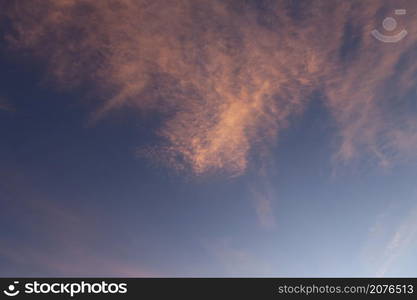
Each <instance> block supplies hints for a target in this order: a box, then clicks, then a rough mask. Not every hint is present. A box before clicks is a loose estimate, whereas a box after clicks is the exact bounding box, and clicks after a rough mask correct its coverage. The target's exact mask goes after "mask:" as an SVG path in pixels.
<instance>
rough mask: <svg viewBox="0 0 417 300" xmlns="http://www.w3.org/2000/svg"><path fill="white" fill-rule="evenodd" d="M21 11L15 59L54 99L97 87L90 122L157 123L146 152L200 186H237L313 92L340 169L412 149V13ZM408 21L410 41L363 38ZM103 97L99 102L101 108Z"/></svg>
mask: <svg viewBox="0 0 417 300" xmlns="http://www.w3.org/2000/svg"><path fill="white" fill-rule="evenodd" d="M295 2H296V1H245V2H242V1H233V0H228V1H209V2H208V1H203V0H196V1H195V0H193V1H169V2H167V1H158V0H156V1H146V0H143V1H133V0H123V1H86V0H66V1H31V2H29V1H18V2H13V3H11V4H9V5H8V7H7V14H6V15H7V17H8V18H10V19H11V20H12V23H13V24H14V30H15V34H13V35H12V34H10V35H9V36H8V40H9V42H10V45H11V46H12V47H15V49H16V48H20V49H29V50H31V51H32V52H33V54H34V55H35V56H36V57H38V58H40V59H42V60H44V61H45V63H46V64H47V66H48V73H49V75H51V77H52V78H54V80H55V82H56V83H57V84H58V85H59V86H60V87H66V88H71V87H74V86H78V85H87V86H93V87H94V90H95V92H96V94H97V96H98V97H99V98H100V99H101V101H100V104H99V108H98V109H97V111H96V112H95V114H94V115H95V118H101V117H103V116H104V115H105V114H107V113H109V112H110V111H112V110H114V109H121V108H131V109H138V110H140V111H145V112H158V113H160V114H161V115H162V116H163V118H162V119H163V120H164V121H163V122H162V124H161V128H160V130H159V131H158V134H159V135H160V136H161V137H163V138H164V140H165V143H164V144H163V145H158V147H157V148H156V150H154V151H149V152H148V153H155V152H156V153H157V155H151V156H153V157H156V158H157V159H160V158H161V157H162V159H163V160H165V161H168V162H169V163H170V164H171V165H173V166H174V167H177V168H187V169H191V170H192V171H193V172H194V173H195V174H203V173H210V172H213V171H219V170H223V171H226V172H228V173H229V174H232V175H239V174H242V173H243V172H244V171H245V170H246V169H247V168H248V166H249V165H250V164H251V160H250V159H249V157H251V155H257V154H259V153H263V152H265V151H267V150H266V149H267V148H268V147H269V145H271V144H272V143H273V142H274V141H275V139H276V138H277V137H278V136H279V133H280V131H281V130H282V129H284V128H285V127H287V126H288V120H289V118H290V117H291V116H293V115H294V114H299V113H302V111H303V109H304V107H305V106H306V104H307V103H308V101H309V99H310V96H311V95H310V93H311V92H312V91H314V90H321V91H322V92H323V93H324V95H325V97H324V98H325V101H326V104H327V107H328V108H329V111H330V112H331V114H332V115H333V116H334V118H335V120H336V121H337V123H338V124H339V130H340V131H339V132H340V135H339V136H340V148H339V151H338V152H337V153H336V156H335V157H336V158H337V159H338V160H341V161H348V160H351V159H354V158H355V157H358V156H360V155H364V154H365V155H366V154H367V155H372V156H373V157H375V158H376V159H377V160H378V161H379V163H380V164H381V165H384V166H387V165H389V164H391V163H392V162H393V161H394V162H395V161H396V160H397V159H398V158H404V155H403V154H404V151H405V150H406V151H405V152H407V153H408V155H409V156H410V157H411V156H413V154H414V153H415V151H413V150H411V149H416V146H417V144H416V143H417V140H416V137H415V133H414V132H415V130H414V129H415V128H416V126H417V125H416V121H415V117H414V115H413V114H410V113H404V112H405V111H407V110H408V108H409V103H410V99H409V95H410V93H412V92H413V91H414V86H415V81H416V78H415V74H416V72H415V71H416V68H417V64H416V63H415V61H416V60H415V54H414V53H415V51H414V50H415V48H416V41H417V26H416V22H417V21H416V20H417V18H416V17H415V12H414V11H415V8H416V6H417V4H415V3H413V2H410V1H385V2H384V3H380V2H376V1H349V2H344V3H340V2H337V3H336V2H335V1H330V0H329V1H311V2H309V3H307V4H305V5H303V8H302V10H300V9H299V7H298V6H297V4H296V3H295ZM398 7H401V8H406V9H407V15H406V16H402V17H401V18H403V19H402V20H403V21H404V23H401V24H403V26H406V27H407V30H408V31H409V34H408V36H407V37H406V38H405V39H404V40H403V41H401V42H399V43H397V44H384V43H381V42H379V41H377V40H376V39H374V38H373V37H372V36H371V35H370V32H371V31H372V30H373V29H375V28H378V29H381V28H380V27H381V25H380V24H381V22H382V19H383V17H384V15H383V13H387V14H389V13H392V12H393V11H394V9H395V8H398ZM104 95H106V96H104Z"/></svg>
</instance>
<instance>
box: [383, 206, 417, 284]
mask: <svg viewBox="0 0 417 300" xmlns="http://www.w3.org/2000/svg"><path fill="white" fill-rule="evenodd" d="M415 242H417V206H416V207H414V209H413V210H412V211H411V212H410V213H409V215H408V216H407V217H406V218H405V219H404V220H403V222H402V223H401V224H400V225H399V226H398V228H397V229H396V230H395V232H394V233H393V234H392V236H391V238H390V239H389V241H388V243H387V244H386V246H385V249H384V252H383V260H382V263H381V265H380V266H379V269H378V271H377V274H376V276H384V275H386V273H387V272H389V271H390V269H391V268H392V266H393V264H395V263H396V262H397V260H398V259H399V258H400V257H401V255H402V254H403V253H404V252H405V251H407V250H409V249H410V247H412V245H413V243H415Z"/></svg>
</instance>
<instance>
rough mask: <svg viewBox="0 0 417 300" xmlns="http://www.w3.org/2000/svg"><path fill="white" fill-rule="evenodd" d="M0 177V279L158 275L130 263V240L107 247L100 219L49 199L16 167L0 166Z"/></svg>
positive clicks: (120, 238)
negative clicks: (2, 228) (1, 230)
mask: <svg viewBox="0 0 417 300" xmlns="http://www.w3.org/2000/svg"><path fill="white" fill-rule="evenodd" d="M0 178H1V179H2V180H1V182H0V193H1V194H2V199H1V200H2V202H1V203H0V205H1V206H2V221H3V222H4V223H2V224H3V225H4V224H7V226H6V227H5V228H7V230H5V234H4V235H2V236H1V237H0V259H2V260H3V261H2V264H1V268H0V276H22V275H24V276H27V275H28V274H30V275H32V276H84V277H85V276H122V277H141V276H157V275H156V274H155V273H154V272H150V271H148V270H145V268H144V267H143V266H142V265H140V266H139V265H138V264H139V263H133V264H132V261H131V260H129V258H128V257H130V256H129V253H130V251H131V248H129V247H131V245H129V244H130V242H131V241H130V239H128V238H123V237H122V236H121V235H122V234H121V233H120V232H119V233H118V235H117V236H116V241H118V242H116V243H114V240H113V241H112V242H110V240H109V239H111V238H112V237H111V235H109V234H108V232H109V231H108V230H106V226H107V225H108V224H107V223H108V219H106V222H107V223H106V222H104V223H105V224H103V222H101V221H98V220H99V218H103V219H104V217H103V216H98V215H94V214H92V213H91V212H88V213H87V212H86V211H83V210H82V209H81V210H79V209H76V208H73V207H71V205H70V204H69V205H68V204H62V203H60V202H59V201H58V202H57V201H53V200H51V199H50V198H49V196H48V195H46V194H44V193H41V192H39V190H38V187H35V186H34V183H33V182H32V179H30V177H28V176H27V175H26V174H23V173H22V172H21V171H20V170H18V169H17V170H16V168H13V169H12V171H11V170H4V166H3V171H2V172H0ZM95 212H96V213H97V211H95ZM113 229H114V228H113ZM103 232H106V233H105V234H103ZM136 234H137V233H136ZM113 239H114V237H113ZM116 244H117V246H112V245H116ZM121 244H123V245H124V246H120V245H121ZM103 245H105V246H103ZM128 245H129V246H128ZM136 254H137V253H135V255H136ZM130 255H131V254H130Z"/></svg>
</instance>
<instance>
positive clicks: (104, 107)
mask: <svg viewBox="0 0 417 300" xmlns="http://www.w3.org/2000/svg"><path fill="white" fill-rule="evenodd" d="M399 2H401V1H397V2H394V1H391V2H390V1H386V2H384V3H381V4H378V5H376V4H375V2H372V1H363V2H360V1H359V2H355V1H352V3H351V4H349V5H345V6H342V5H338V4H334V3H333V4H332V2H331V1H328V2H326V1H324V2H320V3H319V2H318V1H316V2H315V1H312V2H311V3H310V4H308V3H307V2H306V4H300V5H294V4H290V3H289V2H288V1H277V2H274V1H259V2H254V1H246V2H238V1H225V2H224V3H225V4H224V3H223V4H222V3H221V1H219V2H217V1H213V4H210V5H208V4H207V2H205V1H195V2H194V4H193V5H191V4H190V5H186V6H184V7H183V6H182V5H183V4H181V5H180V4H178V5H177V4H175V5H174V4H170V5H168V6H167V11H169V12H170V14H169V16H168V15H166V14H165V12H164V11H163V10H162V7H165V6H166V5H167V4H166V3H164V2H163V1H155V4H153V6H149V8H148V6H146V5H145V4H144V3H145V2H143V3H142V1H138V2H137V3H140V4H141V5H142V4H143V5H144V6H140V5H139V4H135V3H134V2H131V1H121V2H120V3H121V4H120V7H118V8H116V9H114V12H113V11H112V10H111V9H110V7H111V5H113V4H112V3H113V2H111V1H109V2H105V3H106V4H105V5H104V4H103V5H102V4H97V3H98V2H89V1H78V0H73V1H68V2H67V3H66V4H62V6H61V4H59V5H58V4H54V2H53V1H44V2H43V4H42V5H43V6H42V8H44V9H40V10H39V11H38V10H31V4H29V2H27V3H23V4H19V5H17V4H16V5H6V4H5V3H2V5H3V8H4V9H3V11H4V13H3V15H0V18H1V19H0V20H2V24H3V29H2V32H1V34H2V40H1V46H0V47H1V57H0V69H1V72H0V108H1V109H0V136H1V140H2V142H1V145H0V225H1V226H0V228H1V230H0V275H1V276H222V277H223V276H226V277H227V276H310V277H311V276H313V277H315V276H322V277H327V276H416V271H415V270H416V266H417V261H416V258H415V255H414V254H415V252H416V250H417V243H416V242H417V221H416V220H417V202H416V200H417V185H416V178H417V168H416V166H417V165H416V160H415V150H417V147H416V146H417V134H416V132H417V131H416V130H415V129H416V128H417V127H416V124H415V123H416V121H415V120H416V118H415V113H416V110H415V108H416V104H415V103H416V102H415V99H416V98H415V87H414V86H415V79H416V78H415V74H417V73H416V71H415V70H416V67H415V66H414V58H415V57H414V56H415V54H414V53H415V49H416V46H415V45H416V38H415V36H417V31H416V30H417V24H415V21H413V19H412V17H413V16H414V15H415V14H416V13H417V10H416V5H414V3H412V2H411V1H402V2H401V3H399ZM101 3H103V2H101ZM184 3H188V2H187V1H185V2H184ZM190 3H191V2H190ZM300 3H301V2H300ZM303 3H304V2H303ZM359 3H362V4H359ZM38 4H39V3H38ZM401 5H402V6H401ZM15 6H16V7H15ZM145 6H146V8H144V7H145ZM397 6H398V7H397ZM399 6H401V7H399ZM394 8H406V9H407V18H408V19H406V21H407V22H408V23H404V22H402V23H400V22H399V23H400V25H401V26H402V27H405V28H407V30H408V32H409V34H408V36H407V37H406V39H405V40H404V41H400V42H398V43H397V44H385V43H382V42H380V41H377V40H375V39H374V38H373V37H372V36H371V35H370V33H369V31H368V29H372V28H374V27H373V26H378V24H379V26H380V24H381V22H382V20H383V19H384V17H385V16H388V15H392V11H393V9H394ZM142 10H143V20H142V19H140V18H139V19H140V20H142V21H140V20H137V21H134V22H137V24H136V23H132V22H129V21H132V20H136V19H135V16H136V15H135V14H134V13H139V14H142ZM132 11H133V12H132ZM317 11H320V12H321V14H320V15H319V16H317V17H315V16H314V12H317ZM84 14H86V15H88V18H87V20H88V21H87V22H86V23H83V22H81V23H80V22H79V18H81V19H82V18H83V17H84ZM113 14H115V16H113ZM132 14H133V15H132ZM148 15H152V16H154V18H153V19H152V20H154V21H150V20H148V19H147V18H148ZM54 16H60V17H61V18H58V19H56V18H55V17H54ZM120 16H124V17H125V18H126V19H125V21H123V20H122V21H120V22H118V23H114V22H115V19H118V18H120ZM393 16H395V15H393ZM396 18H400V17H399V16H397V17H396ZM202 19H204V21H201V20H202ZM36 20H38V21H39V20H42V21H39V22H38V23H39V24H38V25H34V24H36ZM82 20H84V19H82ZM97 20H98V21H97ZM197 20H200V21H201V22H199V23H198V22H197ZM84 21H85V20H84ZM183 21H184V23H185V25H184V24H182V22H183ZM33 22H35V23H33ZM90 22H91V23H90ZM95 22H97V23H95ZM141 22H143V23H141ZM413 22H414V23H413ZM74 23H75V25H74ZM190 24H191V25H193V24H194V25H193V26H191V27H189V25H190ZM412 25H414V27H415V28H413V26H412ZM140 26H142V27H140ZM170 27H173V29H172V30H173V31H175V30H176V31H178V32H177V33H176V32H171V31H170V30H171V29H169V28H170ZM137 28H140V29H137ZM142 28H143V29H142ZM238 28H240V29H238ZM309 28H310V29H309ZM311 28H313V29H311ZM323 28H327V30H329V32H328V33H327V34H326V35H325V36H326V37H322V38H318V39H313V38H311V34H310V33H311V32H310V30H315V31H316V33H318V32H321V30H323ZM377 28H379V30H381V31H382V30H383V29H382V28H380V27H377ZM330 29H331V30H330ZM164 30H166V31H167V33H166V32H165V31H164ZM399 30H400V29H399ZM148 31H149V32H151V33H152V35H148V34H149V32H148ZM77 32H79V33H78V34H79V36H80V37H77V35H75V36H74V34H75V33H77ZM313 32H314V31H313ZM394 33H395V32H394ZM124 34H126V36H125V35H124ZM129 34H130V35H129ZM390 34H391V33H390ZM413 34H415V35H413ZM136 37H137V38H136ZM72 38H73V39H79V40H76V42H75V43H74V44H73V43H72V42H71V39H72ZM320 39H323V40H322V41H321V42H322V43H323V44H322V43H319V42H318V41H317V40H320ZM230 45H231V46H230ZM292 48H293V49H292ZM109 49H110V50H109ZM183 51H184V53H183ZM97 53H99V54H97ZM100 55H101V56H100Z"/></svg>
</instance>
